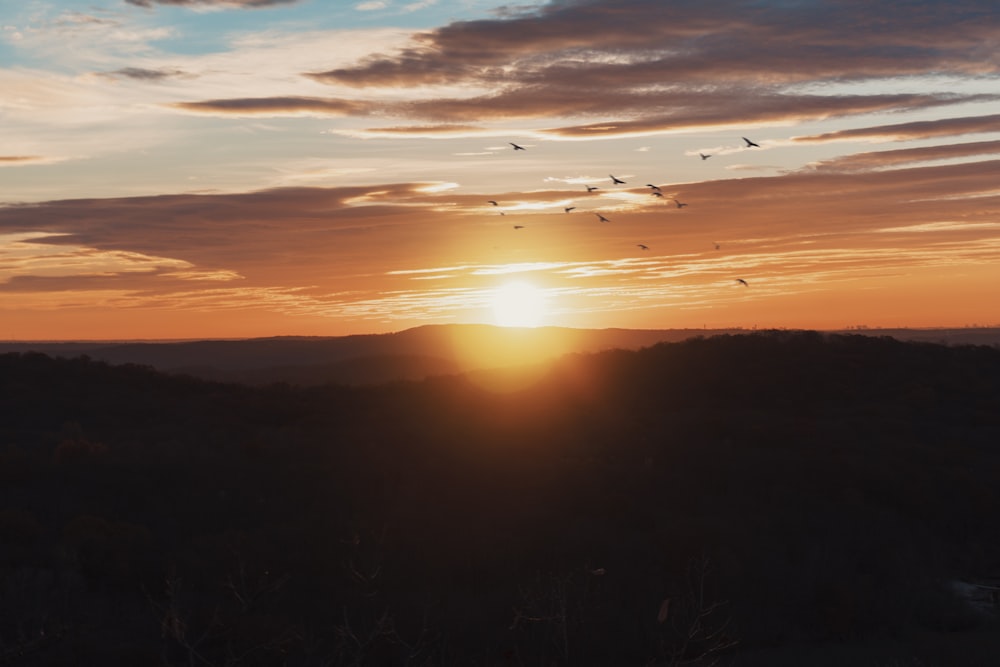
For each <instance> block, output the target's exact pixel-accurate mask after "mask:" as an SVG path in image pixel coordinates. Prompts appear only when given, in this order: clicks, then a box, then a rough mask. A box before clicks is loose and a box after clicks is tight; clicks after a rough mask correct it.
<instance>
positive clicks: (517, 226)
mask: <svg viewBox="0 0 1000 667" xmlns="http://www.w3.org/2000/svg"><path fill="white" fill-rule="evenodd" d="M514 229H524V225H514Z"/></svg>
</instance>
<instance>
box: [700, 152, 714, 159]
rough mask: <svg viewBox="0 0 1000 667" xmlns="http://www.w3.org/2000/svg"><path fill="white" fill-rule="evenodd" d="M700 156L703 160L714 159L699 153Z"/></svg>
mask: <svg viewBox="0 0 1000 667" xmlns="http://www.w3.org/2000/svg"><path fill="white" fill-rule="evenodd" d="M698 155H700V156H701V159H702V160H707V159H708V158H710V157H712V156H711V155H705V154H704V153H698Z"/></svg>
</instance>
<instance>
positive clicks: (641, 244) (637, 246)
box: [635, 243, 649, 250]
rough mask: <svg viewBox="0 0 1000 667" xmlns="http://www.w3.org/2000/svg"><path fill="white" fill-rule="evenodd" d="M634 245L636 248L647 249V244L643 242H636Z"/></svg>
mask: <svg viewBox="0 0 1000 667" xmlns="http://www.w3.org/2000/svg"><path fill="white" fill-rule="evenodd" d="M635 247H636V248H642V249H643V250H649V246H648V245H646V244H644V243H637V244H636V245H635Z"/></svg>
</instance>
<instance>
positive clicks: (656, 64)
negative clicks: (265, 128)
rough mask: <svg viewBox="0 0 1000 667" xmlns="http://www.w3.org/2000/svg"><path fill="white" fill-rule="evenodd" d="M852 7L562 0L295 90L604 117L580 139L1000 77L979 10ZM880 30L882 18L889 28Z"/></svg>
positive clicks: (460, 108)
mask: <svg viewBox="0 0 1000 667" xmlns="http://www.w3.org/2000/svg"><path fill="white" fill-rule="evenodd" d="M849 4H850V7H844V6H841V5H839V4H838V5H836V6H835V5H834V4H830V3H815V2H801V3H781V5H780V6H775V5H773V4H772V3H754V2H746V1H742V0H725V1H723V2H721V3H711V4H706V3H693V2H692V3H669V4H665V3H663V2H661V1H660V0H628V1H626V2H618V1H615V2H611V1H610V0H607V1H605V0H565V1H560V2H550V3H548V4H545V5H543V6H542V7H540V8H537V9H530V10H523V11H520V12H519V11H516V10H509V11H508V13H506V14H504V15H503V16H501V17H499V18H495V19H484V20H475V21H458V22H453V23H451V24H448V25H446V26H443V27H441V28H438V29H435V30H429V31H425V32H422V33H419V34H417V35H415V36H414V38H413V40H412V42H411V43H410V45H408V46H406V47H403V48H401V49H399V50H397V51H395V52H387V53H382V54H374V55H371V56H369V57H367V58H364V59H362V60H361V61H359V62H357V63H355V64H353V65H348V66H341V67H336V68H332V69H328V70H324V71H313V72H306V73H305V76H308V77H309V78H311V79H313V80H315V81H319V82H322V83H326V84H331V85H337V86H348V87H354V88H358V89H366V88H375V89H386V88H390V87H391V88H400V87H410V88H412V89H414V90H418V89H422V88H425V87H427V86H436V85H450V86H459V87H465V88H466V89H468V90H472V91H475V90H484V91H485V90H489V91H492V92H490V93H489V94H480V95H476V94H473V95H471V96H469V97H462V98H440V99H430V100H426V99H425V100H422V101H418V102H415V103H413V104H411V105H409V106H404V105H399V106H397V107H395V108H394V109H393V112H394V113H397V114H401V115H404V116H408V117H413V118H422V119H428V120H435V121H438V122H463V121H468V120H471V119H475V118H488V119H501V118H539V117H546V116H548V117H553V116H562V117H588V116H589V117H593V118H599V119H601V120H600V122H595V123H592V124H590V123H587V124H580V125H567V126H566V127H565V128H563V129H557V130H555V132H556V133H558V134H562V135H580V136H586V135H592V134H594V133H595V132H596V131H599V129H600V128H606V127H609V124H608V123H605V122H604V121H605V120H614V121H616V122H617V124H618V127H621V128H623V130H622V131H627V132H631V131H651V130H654V131H659V130H662V129H672V128H675V127H679V126H680V127H685V126H686V127H690V126H696V125H698V126H709V125H712V124H724V123H731V122H734V121H736V120H738V119H741V118H743V119H746V120H747V121H750V122H753V121H763V122H771V121H777V120H798V119H817V118H828V117H833V116H838V115H850V114H859V113H870V112H873V111H890V110H892V111H894V110H910V109H919V108H926V106H927V105H929V104H945V103H950V102H958V101H963V100H968V99H972V97H973V96H971V95H958V94H955V95H952V94H949V93H948V92H946V91H941V92H931V93H928V94H917V93H907V94H884V93H872V94H865V93H861V92H859V91H860V90H861V89H862V88H861V86H862V85H863V84H870V83H873V82H879V81H882V80H889V79H891V80H893V81H896V82H899V81H905V80H907V79H908V78H909V79H913V80H916V79H918V78H919V77H922V76H925V75H926V74H927V73H928V72H934V73H936V74H938V75H942V76H948V75H950V76H954V77H977V76H993V75H995V74H996V73H997V72H998V71H1000V56H997V54H996V53H995V52H994V50H991V49H987V48H986V47H985V45H986V44H990V43H994V42H995V41H996V39H997V37H998V32H1000V31H998V29H997V27H996V24H995V22H993V21H991V20H989V19H990V17H991V10H990V9H989V8H988V7H987V6H986V5H984V4H983V3H982V2H977V1H975V0H966V1H964V2H956V3H927V4H925V5H921V7H920V8H919V9H914V7H913V6H912V3H909V2H904V0H895V1H893V2H889V3H888V5H887V4H883V3H880V4H879V5H877V6H875V5H868V4H865V3H862V2H851V3H849ZM886 16H892V19H891V22H892V25H891V29H888V30H887V29H885V25H884V23H885V21H886V18H885V17H886ZM851 86H853V87H854V90H853V91H851V92H848V93H846V94H845V93H844V91H845V90H846V89H849V88H851ZM914 87H916V86H914ZM782 108H784V111H782ZM800 114H801V115H800ZM699 119H702V120H699ZM604 132H605V133H608V134H614V133H616V131H615V130H604Z"/></svg>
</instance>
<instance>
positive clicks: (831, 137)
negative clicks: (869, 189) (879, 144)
mask: <svg viewBox="0 0 1000 667" xmlns="http://www.w3.org/2000/svg"><path fill="white" fill-rule="evenodd" d="M980 132H1000V114H991V115H987V116H963V117H961V118H941V119H938V120H922V121H912V122H909V123H896V124H893V125H877V126H874V127H861V128H852V129H848V130H836V131H834V132H824V133H823V134H817V135H812V136H806V137H795V138H794V141H798V142H804V143H810V142H826V141H856V140H859V139H861V140H872V141H900V140H903V139H931V138H936V137H954V136H960V135H964V134H975V133H980Z"/></svg>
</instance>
